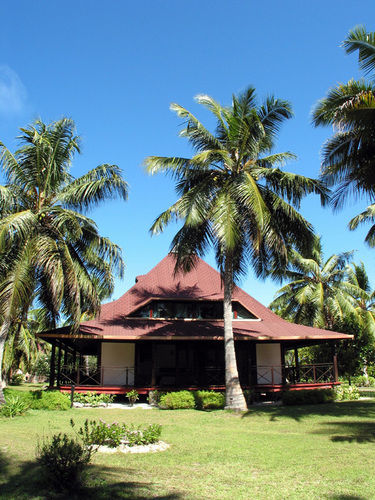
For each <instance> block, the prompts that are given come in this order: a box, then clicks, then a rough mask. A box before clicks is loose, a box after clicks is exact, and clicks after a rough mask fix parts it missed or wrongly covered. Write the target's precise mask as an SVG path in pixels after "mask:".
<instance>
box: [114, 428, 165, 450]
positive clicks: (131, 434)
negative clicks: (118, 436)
mask: <svg viewBox="0 0 375 500" xmlns="http://www.w3.org/2000/svg"><path fill="white" fill-rule="evenodd" d="M160 434H161V425H159V424H150V425H148V426H146V427H144V428H142V427H134V426H130V427H128V428H126V429H125V434H124V438H123V442H124V444H127V445H128V446H136V445H142V444H153V443H156V442H157V441H159V438H160Z"/></svg>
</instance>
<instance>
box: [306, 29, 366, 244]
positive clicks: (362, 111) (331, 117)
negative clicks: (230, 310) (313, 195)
mask: <svg viewBox="0 0 375 500" xmlns="http://www.w3.org/2000/svg"><path fill="white" fill-rule="evenodd" d="M343 46H344V48H345V49H346V52H347V53H352V52H354V51H357V50H358V52H359V65H360V68H361V69H363V70H365V72H367V73H368V72H372V73H374V70H375V33H367V32H366V29H365V28H364V27H363V26H358V27H356V28H354V29H353V30H352V31H350V32H349V34H348V37H347V38H346V40H344V42H343ZM313 123H314V125H315V126H319V125H324V126H327V125H332V126H333V128H334V135H333V136H332V137H331V138H330V139H329V140H328V141H327V142H326V144H325V145H324V147H323V161H322V177H323V179H324V180H325V181H326V182H327V183H328V184H329V185H331V186H333V185H335V186H337V187H336V191H335V193H334V195H333V197H332V201H333V206H334V207H335V208H340V207H341V206H342V205H343V203H344V202H345V201H346V200H347V199H348V198H349V197H350V196H354V197H358V196H364V197H365V198H366V199H368V200H369V201H370V203H371V205H370V206H369V207H368V208H367V210H366V211H365V212H363V213H362V214H360V215H359V216H357V217H355V218H354V219H352V220H351V221H350V224H349V228H350V229H351V230H353V229H356V227H358V225H359V224H360V223H363V222H373V221H374V212H375V204H374V202H375V176H374V171H375V140H374V137H375V85H374V83H373V81H365V80H363V79H362V80H359V81H355V80H350V81H349V82H348V83H346V84H339V85H337V86H336V87H333V88H332V89H330V90H329V91H328V93H327V96H326V97H325V98H323V99H321V100H320V101H319V102H318V103H317V105H316V106H315V109H314V111H313ZM374 234H375V225H374V226H372V228H371V230H370V232H369V234H368V235H367V237H366V241H367V243H368V244H369V245H370V246H375V238H374Z"/></svg>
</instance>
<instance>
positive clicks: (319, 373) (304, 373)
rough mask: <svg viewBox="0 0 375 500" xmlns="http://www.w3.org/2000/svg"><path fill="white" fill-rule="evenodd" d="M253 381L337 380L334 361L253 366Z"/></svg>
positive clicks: (306, 382)
mask: <svg viewBox="0 0 375 500" xmlns="http://www.w3.org/2000/svg"><path fill="white" fill-rule="evenodd" d="M252 372H253V383H256V384H257V385H275V384H276V385H278V384H282V385H285V384H308V383H311V384H319V383H325V382H334V381H335V370H334V365H333V363H315V364H311V365H299V366H298V365H297V366H291V365H279V366H260V365H257V366H254V367H252Z"/></svg>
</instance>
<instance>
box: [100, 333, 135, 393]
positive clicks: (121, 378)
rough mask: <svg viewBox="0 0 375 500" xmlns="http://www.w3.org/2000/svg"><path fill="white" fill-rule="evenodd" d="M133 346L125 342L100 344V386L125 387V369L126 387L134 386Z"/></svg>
mask: <svg viewBox="0 0 375 500" xmlns="http://www.w3.org/2000/svg"><path fill="white" fill-rule="evenodd" d="M134 358H135V344H129V343H125V342H103V343H102V384H103V385H126V368H129V370H128V385H134Z"/></svg>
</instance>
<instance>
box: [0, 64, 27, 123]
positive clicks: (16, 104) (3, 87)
mask: <svg viewBox="0 0 375 500" xmlns="http://www.w3.org/2000/svg"><path fill="white" fill-rule="evenodd" d="M25 104H26V88H25V87H24V85H23V83H22V82H21V80H20V78H19V76H18V75H17V73H16V72H15V71H13V70H12V69H11V68H10V67H9V66H6V65H0V113H6V114H8V113H19V112H20V111H22V110H23V109H24V107H25Z"/></svg>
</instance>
